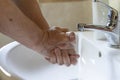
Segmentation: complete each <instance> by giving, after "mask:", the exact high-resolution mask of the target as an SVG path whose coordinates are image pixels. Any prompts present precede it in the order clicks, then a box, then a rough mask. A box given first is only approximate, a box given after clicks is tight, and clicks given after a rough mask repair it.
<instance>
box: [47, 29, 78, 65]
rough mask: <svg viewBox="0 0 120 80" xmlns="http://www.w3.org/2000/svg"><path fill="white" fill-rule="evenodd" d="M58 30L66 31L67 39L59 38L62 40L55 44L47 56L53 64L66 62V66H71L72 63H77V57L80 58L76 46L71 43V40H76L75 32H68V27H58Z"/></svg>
mask: <svg viewBox="0 0 120 80" xmlns="http://www.w3.org/2000/svg"><path fill="white" fill-rule="evenodd" d="M57 30H58V31H59V32H61V31H62V32H64V37H65V38H67V39H66V40H65V39H63V42H62V40H60V39H59V40H60V41H61V42H59V43H57V45H56V46H55V47H56V48H54V49H52V50H51V51H49V52H48V53H49V54H48V55H47V56H46V57H45V58H46V59H47V60H48V61H49V62H51V63H53V64H55V63H58V64H59V65H63V64H65V65H66V66H70V65H71V64H74V65H75V64H76V63H77V59H78V58H79V55H78V54H76V52H75V50H74V47H73V45H72V44H71V42H72V43H73V42H75V34H74V33H73V32H71V33H69V34H68V33H67V34H66V31H67V29H64V28H58V27H57ZM64 37H63V38H64ZM52 39H53V38H52ZM57 39H58V38H57ZM64 40H65V41H64ZM66 43H67V44H66Z"/></svg>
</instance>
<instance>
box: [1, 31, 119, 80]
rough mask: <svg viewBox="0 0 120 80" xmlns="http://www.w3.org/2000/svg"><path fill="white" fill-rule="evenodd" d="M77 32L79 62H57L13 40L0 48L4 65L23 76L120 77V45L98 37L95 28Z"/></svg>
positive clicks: (47, 79)
mask: <svg viewBox="0 0 120 80" xmlns="http://www.w3.org/2000/svg"><path fill="white" fill-rule="evenodd" d="M76 34H77V36H76V37H77V38H78V39H77V42H78V43H77V49H76V51H77V53H79V54H80V58H79V60H78V64H77V65H76V66H70V67H66V66H59V65H57V64H54V65H53V64H51V63H49V62H47V61H46V60H45V59H44V58H43V57H42V56H41V55H40V54H38V53H36V52H34V51H32V50H30V49H28V48H26V47H25V46H23V45H21V44H20V43H18V42H12V43H10V44H8V45H6V46H4V47H3V48H1V49H0V67H3V68H4V69H5V70H6V71H7V72H9V73H10V74H11V75H16V76H18V77H20V78H22V80H120V77H119V74H120V49H114V48H110V47H108V46H107V45H106V44H107V41H100V40H95V39H94V34H93V31H86V32H78V33H76Z"/></svg>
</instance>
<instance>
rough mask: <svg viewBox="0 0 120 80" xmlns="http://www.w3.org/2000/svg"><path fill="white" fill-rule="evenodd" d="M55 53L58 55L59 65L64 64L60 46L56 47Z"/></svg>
mask: <svg viewBox="0 0 120 80" xmlns="http://www.w3.org/2000/svg"><path fill="white" fill-rule="evenodd" d="M55 55H56V60H57V63H58V64H59V65H62V64H63V60H62V53H61V51H60V49H59V48H56V49H55Z"/></svg>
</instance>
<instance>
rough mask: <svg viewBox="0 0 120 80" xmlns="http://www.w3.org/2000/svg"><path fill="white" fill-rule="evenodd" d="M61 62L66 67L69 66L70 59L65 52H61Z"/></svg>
mask: <svg viewBox="0 0 120 80" xmlns="http://www.w3.org/2000/svg"><path fill="white" fill-rule="evenodd" d="M62 56H63V62H64V64H65V65H66V66H70V64H71V63H70V57H69V54H68V51H67V50H62Z"/></svg>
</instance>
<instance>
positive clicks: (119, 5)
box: [109, 0, 120, 12]
mask: <svg viewBox="0 0 120 80" xmlns="http://www.w3.org/2000/svg"><path fill="white" fill-rule="evenodd" d="M109 4H110V6H112V7H114V8H115V9H117V10H118V11H119V12H120V0H109Z"/></svg>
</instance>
